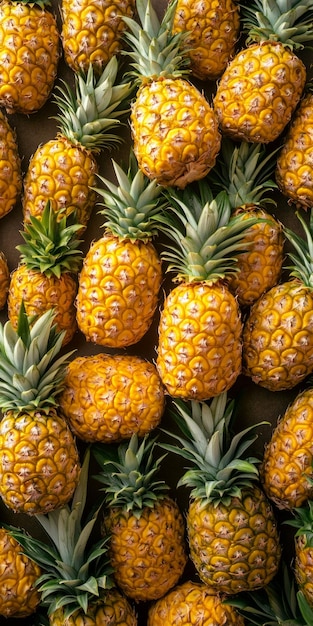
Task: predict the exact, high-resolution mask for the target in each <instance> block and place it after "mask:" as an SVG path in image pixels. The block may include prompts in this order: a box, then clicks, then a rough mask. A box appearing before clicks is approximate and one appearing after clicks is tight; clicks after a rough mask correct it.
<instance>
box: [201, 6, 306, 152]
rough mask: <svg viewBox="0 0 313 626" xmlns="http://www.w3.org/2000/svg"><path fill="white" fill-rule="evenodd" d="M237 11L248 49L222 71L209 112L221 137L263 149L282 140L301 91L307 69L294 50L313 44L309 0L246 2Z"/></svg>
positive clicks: (241, 52)
mask: <svg viewBox="0 0 313 626" xmlns="http://www.w3.org/2000/svg"><path fill="white" fill-rule="evenodd" d="M241 10H242V14H241V15H242V23H243V30H244V32H245V33H246V34H247V44H248V45H247V47H246V48H244V49H243V50H241V51H240V52H239V53H238V54H237V55H236V56H235V57H234V58H233V59H232V61H231V62H230V63H229V65H228V67H227V68H226V70H225V72H224V74H223V76H222V77H221V79H220V81H219V84H218V87H217V91H216V95H215V97H214V103H213V107H214V111H215V113H216V115H217V118H218V121H219V125H220V129H221V131H222V132H223V133H224V134H227V135H230V136H232V137H233V138H234V139H241V140H244V141H250V142H257V143H265V144H266V143H269V142H271V141H274V140H275V139H277V137H279V136H280V135H281V133H282V131H283V130H284V128H285V127H286V125H287V124H288V122H289V120H290V119H291V116H292V114H293V112H294V110H295V108H296V106H297V104H298V102H299V100H300V98H301V96H302V93H303V90H304V86H305V83H306V67H305V65H304V63H303V62H302V60H301V59H300V58H299V57H298V56H297V55H296V54H295V52H294V50H296V49H299V48H303V47H304V43H305V42H307V41H312V39H313V1H312V0H282V1H281V2H279V3H277V2H275V1H274V0H270V1H268V0H250V2H249V3H248V5H247V6H242V7H241Z"/></svg>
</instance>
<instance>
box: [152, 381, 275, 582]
mask: <svg viewBox="0 0 313 626" xmlns="http://www.w3.org/2000/svg"><path fill="white" fill-rule="evenodd" d="M233 407H234V403H233V401H232V402H228V401H227V395H226V393H225V392H224V393H223V394H220V395H219V396H217V397H215V398H214V399H213V400H212V401H211V403H210V404H206V403H199V402H196V401H191V402H190V403H186V402H183V401H182V400H177V401H174V416H175V417H176V420H177V421H178V425H179V426H180V428H181V431H182V433H183V436H180V435H179V434H176V433H175V432H172V433H168V434H169V435H171V437H173V438H174V439H175V440H176V441H178V442H179V445H172V444H167V443H164V444H162V445H163V447H164V448H165V449H167V450H170V451H171V452H174V453H175V454H178V455H180V456H182V457H183V458H184V459H187V461H188V462H189V463H188V467H187V469H186V472H185V473H184V474H183V475H182V476H181V478H180V479H179V481H178V486H180V485H185V486H187V487H189V488H191V491H190V503H189V507H188V511H187V531H188V539H189V549H190V557H191V560H192V561H193V563H194V565H195V568H196V570H197V572H198V574H199V577H200V579H201V580H202V581H203V582H204V583H205V584H206V585H208V587H209V588H210V589H212V590H214V591H215V592H216V593H222V594H234V593H238V592H242V591H248V590H251V591H252V590H254V589H258V588H261V587H264V586H266V585H268V583H269V582H270V580H271V579H272V578H273V577H274V576H275V574H276V573H277V571H278V567H279V563H280V556H281V548H280V543H279V536H278V531H277V525H276V520H275V517H274V513H273V510H272V507H271V504H270V502H269V500H267V498H266V496H265V495H264V493H263V492H262V490H261V488H260V486H259V480H258V478H259V476H258V470H257V467H256V464H257V463H258V461H257V459H255V458H254V457H246V456H245V452H246V450H247V448H248V447H249V446H250V445H251V443H252V442H253V441H254V439H255V437H254V436H251V435H250V431H251V430H252V429H255V428H256V426H258V427H260V426H261V425H260V424H258V425H253V426H251V427H250V428H248V429H246V430H244V431H242V432H239V433H235V434H234V432H233V431H232V427H231V424H230V420H231V417H232V412H233Z"/></svg>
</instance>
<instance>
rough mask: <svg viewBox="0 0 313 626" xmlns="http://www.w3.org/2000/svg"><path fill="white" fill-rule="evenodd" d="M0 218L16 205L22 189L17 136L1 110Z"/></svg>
mask: <svg viewBox="0 0 313 626" xmlns="http://www.w3.org/2000/svg"><path fill="white" fill-rule="evenodd" d="M0 162H1V170H0V219H1V218H2V217H4V216H5V215H7V214H8V213H10V211H11V210H12V209H13V208H14V207H15V205H16V203H17V200H18V198H19V196H20V193H21V191H22V170H21V159H20V156H19V152H18V144H17V137H16V133H15V131H14V130H13V129H12V128H11V126H10V124H9V122H8V120H7V118H6V116H5V115H4V114H3V113H2V112H1V111H0Z"/></svg>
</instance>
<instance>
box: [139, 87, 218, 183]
mask: <svg viewBox="0 0 313 626" xmlns="http://www.w3.org/2000/svg"><path fill="white" fill-rule="evenodd" d="M130 121H131V129H132V138H133V143H134V152H135V155H136V157H137V161H138V164H139V167H140V169H141V170H142V171H143V173H144V174H145V175H146V176H147V177H148V178H150V179H151V180H156V181H157V182H158V183H159V184H160V185H163V186H164V187H168V186H174V187H178V188H180V189H184V188H185V187H186V185H187V184H189V183H191V182H192V181H194V180H199V179H201V178H204V177H205V176H206V175H207V174H208V172H209V171H210V170H211V168H212V167H213V166H214V165H215V161H216V157H217V155H218V152H219V149H220V144H221V135H220V133H219V130H218V122H217V119H216V116H215V113H214V111H213V109H212V107H211V106H210V104H209V103H208V101H207V100H206V98H205V97H204V96H203V95H202V94H201V93H200V91H199V90H198V89H196V87H194V86H193V85H192V84H191V83H189V82H188V81H186V80H183V79H172V78H163V77H161V78H159V79H156V80H152V81H150V82H147V83H145V82H143V84H142V86H141V87H140V88H139V90H138V92H137V96H136V99H135V101H134V102H133V104H132V109H131V115H130Z"/></svg>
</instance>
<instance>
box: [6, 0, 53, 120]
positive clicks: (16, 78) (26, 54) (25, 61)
mask: <svg viewBox="0 0 313 626" xmlns="http://www.w3.org/2000/svg"><path fill="white" fill-rule="evenodd" d="M49 8H50V1H49V0H19V1H16V0H1V3H0V68H1V69H0V106H1V107H3V108H4V109H5V110H6V112H7V113H8V114H12V113H23V114H25V115H28V114H29V113H34V112H36V111H38V110H39V109H41V108H42V107H43V106H44V104H45V103H46V102H47V100H48V98H49V96H50V93H51V91H52V88H53V85H54V81H55V78H56V75H57V68H58V61H59V57H60V41H59V40H60V36H59V31H58V26H57V20H56V17H55V15H54V14H53V12H52V11H50V10H49Z"/></svg>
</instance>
